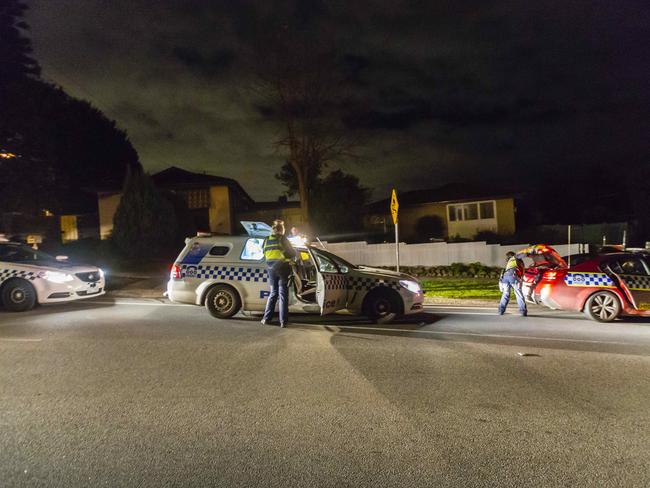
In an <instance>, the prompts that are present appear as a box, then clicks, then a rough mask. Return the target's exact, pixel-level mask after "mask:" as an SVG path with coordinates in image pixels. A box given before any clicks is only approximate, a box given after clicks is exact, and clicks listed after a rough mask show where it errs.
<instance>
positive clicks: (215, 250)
mask: <svg viewBox="0 0 650 488" xmlns="http://www.w3.org/2000/svg"><path fill="white" fill-rule="evenodd" d="M229 252H230V246H213V247H212V249H210V256H225V255H226V254H228V253H229Z"/></svg>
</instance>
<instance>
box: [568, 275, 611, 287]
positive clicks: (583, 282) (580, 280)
mask: <svg viewBox="0 0 650 488" xmlns="http://www.w3.org/2000/svg"><path fill="white" fill-rule="evenodd" d="M564 282H565V283H566V284H567V286H590V287H595V288H614V281H613V280H612V279H611V278H610V277H609V276H607V275H606V274H605V273H567V275H566V276H565V277H564Z"/></svg>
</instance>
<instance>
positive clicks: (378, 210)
mask: <svg viewBox="0 0 650 488" xmlns="http://www.w3.org/2000/svg"><path fill="white" fill-rule="evenodd" d="M397 197H398V200H399V217H398V219H399V232H400V239H403V240H404V241H407V242H423V241H428V240H429V239H431V238H442V239H448V238H455V237H459V238H465V239H472V238H474V236H476V234H478V233H480V232H492V233H495V234H499V235H511V234H513V233H514V232H515V201H514V197H513V196H512V195H508V194H490V193H489V192H487V191H485V190H484V189H480V188H472V187H470V186H468V185H465V184H457V183H453V184H448V185H445V186H442V187H439V188H435V189H430V190H415V191H409V192H404V193H401V194H399V193H398V195H397ZM389 205H390V200H389V199H385V200H381V201H378V202H375V203H372V204H370V205H368V206H367V207H366V212H365V213H366V216H365V219H364V224H365V227H366V230H368V231H370V232H375V233H382V232H383V233H386V232H387V231H390V229H391V227H392V225H393V223H392V220H391V216H390V209H389Z"/></svg>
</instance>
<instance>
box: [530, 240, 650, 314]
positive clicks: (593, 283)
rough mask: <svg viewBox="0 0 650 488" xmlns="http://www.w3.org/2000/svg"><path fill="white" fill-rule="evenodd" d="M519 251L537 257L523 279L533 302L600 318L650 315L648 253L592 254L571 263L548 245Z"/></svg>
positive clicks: (533, 257)
mask: <svg viewBox="0 0 650 488" xmlns="http://www.w3.org/2000/svg"><path fill="white" fill-rule="evenodd" d="M519 254H521V255H524V256H526V257H528V258H530V259H532V261H533V265H532V266H530V267H528V268H527V269H526V271H525V273H524V277H523V283H522V291H523V293H524V296H525V297H526V300H527V301H530V302H533V303H537V304H540V305H544V306H546V307H549V308H552V309H554V310H570V311H582V312H583V313H584V314H585V315H586V316H587V317H589V318H590V319H592V320H596V321H598V322H612V321H613V320H615V319H617V318H619V317H624V316H628V317H631V316H638V317H650V256H649V255H648V254H647V253H645V252H629V251H622V252H615V253H608V254H601V255H595V256H586V257H581V258H580V259H574V260H573V261H572V265H571V266H569V265H568V264H567V262H566V261H565V260H564V259H563V258H562V257H560V255H559V254H558V253H557V252H556V251H555V250H554V249H553V248H551V247H549V246H546V245H544V244H537V245H534V246H531V247H529V248H526V249H524V250H522V251H520V253H519Z"/></svg>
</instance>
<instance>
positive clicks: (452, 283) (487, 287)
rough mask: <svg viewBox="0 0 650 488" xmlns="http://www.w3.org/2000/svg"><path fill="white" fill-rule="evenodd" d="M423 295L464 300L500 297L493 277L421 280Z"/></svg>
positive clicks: (496, 282) (497, 284) (497, 285)
mask: <svg viewBox="0 0 650 488" xmlns="http://www.w3.org/2000/svg"><path fill="white" fill-rule="evenodd" d="M422 288H423V289H424V295H425V296H428V297H440V298H460V299H466V300H494V299H497V300H498V299H499V298H501V292H500V291H499V283H498V281H497V280H495V279H493V278H432V279H425V280H422Z"/></svg>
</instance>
